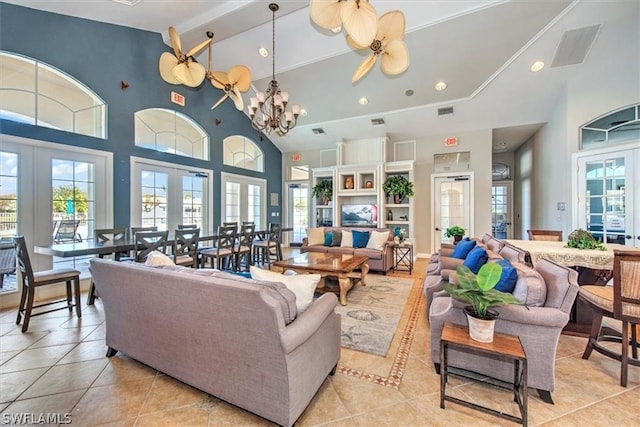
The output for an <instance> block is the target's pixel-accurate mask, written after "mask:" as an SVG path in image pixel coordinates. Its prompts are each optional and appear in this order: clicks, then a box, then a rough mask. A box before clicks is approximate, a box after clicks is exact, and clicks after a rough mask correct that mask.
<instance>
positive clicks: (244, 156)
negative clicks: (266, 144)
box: [222, 135, 264, 172]
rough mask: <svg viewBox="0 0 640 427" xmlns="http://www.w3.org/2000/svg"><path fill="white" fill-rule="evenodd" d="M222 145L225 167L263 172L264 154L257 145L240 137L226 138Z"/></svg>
mask: <svg viewBox="0 0 640 427" xmlns="http://www.w3.org/2000/svg"><path fill="white" fill-rule="evenodd" d="M222 144H223V148H222V149H223V153H224V154H223V161H224V164H225V165H229V166H235V167H237V168H243V169H249V170H252V171H256V172H264V154H263V153H262V150H261V149H260V147H258V144H256V143H255V142H253V141H251V140H250V139H249V138H246V137H244V136H241V135H231V136H228V137H226V138H225V139H224V141H223V142H222Z"/></svg>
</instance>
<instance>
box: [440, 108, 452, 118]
mask: <svg viewBox="0 0 640 427" xmlns="http://www.w3.org/2000/svg"><path fill="white" fill-rule="evenodd" d="M438 116H453V107H443V108H438Z"/></svg>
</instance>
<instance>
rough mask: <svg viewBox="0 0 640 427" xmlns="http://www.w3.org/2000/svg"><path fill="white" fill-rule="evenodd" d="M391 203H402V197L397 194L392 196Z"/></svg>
mask: <svg viewBox="0 0 640 427" xmlns="http://www.w3.org/2000/svg"><path fill="white" fill-rule="evenodd" d="M393 203H395V204H396V205H399V204H400V203H402V196H400V195H398V194H394V195H393Z"/></svg>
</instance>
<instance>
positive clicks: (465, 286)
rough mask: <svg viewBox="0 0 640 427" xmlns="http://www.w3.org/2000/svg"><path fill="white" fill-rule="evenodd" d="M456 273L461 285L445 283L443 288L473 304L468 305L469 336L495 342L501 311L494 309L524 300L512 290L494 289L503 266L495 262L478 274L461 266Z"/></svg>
mask: <svg viewBox="0 0 640 427" xmlns="http://www.w3.org/2000/svg"><path fill="white" fill-rule="evenodd" d="M456 275H457V279H458V284H455V285H454V284H452V283H445V284H444V285H443V288H444V289H445V290H446V291H447V292H448V293H449V294H450V295H451V296H453V297H454V298H456V299H458V300H460V301H463V302H466V303H469V304H471V306H468V307H465V308H464V311H465V313H466V315H467V320H468V322H469V336H470V337H471V338H472V339H474V340H476V341H480V342H492V341H493V330H494V327H495V321H496V318H497V317H498V312H496V311H494V310H490V308H491V307H495V306H498V305H502V304H520V305H522V304H524V303H523V302H522V301H520V300H519V299H518V298H516V297H514V296H513V295H512V294H510V293H507V292H501V291H498V290H496V289H494V288H495V286H496V285H497V284H498V281H499V280H500V276H501V275H502V267H501V266H500V265H499V264H496V263H495V262H488V263H486V264H485V265H483V266H482V267H480V270H479V271H478V275H477V276H476V275H475V274H473V272H472V271H471V270H469V268H468V267H466V266H464V265H459V266H458V268H456Z"/></svg>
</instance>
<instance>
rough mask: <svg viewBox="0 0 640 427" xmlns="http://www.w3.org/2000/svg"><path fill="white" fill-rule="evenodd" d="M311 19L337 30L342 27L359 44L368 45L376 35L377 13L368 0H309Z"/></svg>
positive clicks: (328, 28)
mask: <svg viewBox="0 0 640 427" xmlns="http://www.w3.org/2000/svg"><path fill="white" fill-rule="evenodd" d="M309 14H310V15H311V20H312V21H313V22H315V23H316V25H318V26H320V27H322V28H325V29H327V30H332V31H335V32H339V31H340V29H341V28H342V27H344V29H345V31H346V32H347V34H348V35H349V37H351V38H352V39H353V40H354V41H355V42H356V43H357V44H358V45H359V46H368V45H369V44H371V42H372V41H373V38H374V37H375V35H376V29H377V25H378V15H377V13H376V9H375V8H374V7H373V6H372V5H371V4H370V3H369V0H311V2H310V4H309Z"/></svg>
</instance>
